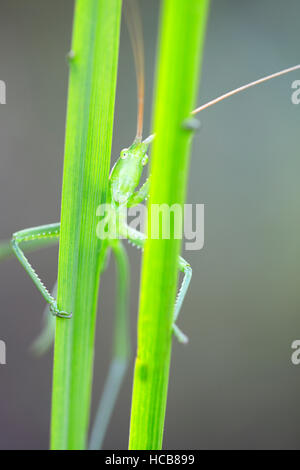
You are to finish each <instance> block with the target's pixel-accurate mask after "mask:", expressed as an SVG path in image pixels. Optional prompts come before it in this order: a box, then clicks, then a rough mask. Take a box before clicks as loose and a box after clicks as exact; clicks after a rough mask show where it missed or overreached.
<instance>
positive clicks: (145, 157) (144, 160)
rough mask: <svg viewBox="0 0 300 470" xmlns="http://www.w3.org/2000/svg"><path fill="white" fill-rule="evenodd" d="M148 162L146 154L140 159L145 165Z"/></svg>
mask: <svg viewBox="0 0 300 470" xmlns="http://www.w3.org/2000/svg"><path fill="white" fill-rule="evenodd" d="M147 163H148V155H147V154H146V155H145V156H144V158H143V160H142V165H143V166H145V165H147Z"/></svg>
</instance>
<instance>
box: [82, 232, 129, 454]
mask: <svg viewBox="0 0 300 470" xmlns="http://www.w3.org/2000/svg"><path fill="white" fill-rule="evenodd" d="M111 248H112V251H113V253H114V255H115V259H116V272H117V289H118V295H117V303H116V320H115V332H114V345H113V358H112V362H111V364H110V367H109V371H108V375H107V379H106V382H105V386H104V390H103V394H102V396H101V399H100V402H99V406H98V410H97V413H96V418H95V422H94V425H93V429H92V433H91V438H90V443H89V449H90V450H97V449H100V448H101V446H102V442H103V439H104V436H105V433H106V430H107V427H108V424H109V421H110V418H111V415H112V412H113V409H114V406H115V403H116V400H117V397H118V394H119V391H120V388H121V385H122V382H123V378H124V375H125V372H126V369H127V366H128V362H129V356H130V338H129V318H128V289H129V262H128V258H127V254H126V250H125V249H124V246H123V244H122V243H121V242H120V241H119V240H113V241H112V242H111Z"/></svg>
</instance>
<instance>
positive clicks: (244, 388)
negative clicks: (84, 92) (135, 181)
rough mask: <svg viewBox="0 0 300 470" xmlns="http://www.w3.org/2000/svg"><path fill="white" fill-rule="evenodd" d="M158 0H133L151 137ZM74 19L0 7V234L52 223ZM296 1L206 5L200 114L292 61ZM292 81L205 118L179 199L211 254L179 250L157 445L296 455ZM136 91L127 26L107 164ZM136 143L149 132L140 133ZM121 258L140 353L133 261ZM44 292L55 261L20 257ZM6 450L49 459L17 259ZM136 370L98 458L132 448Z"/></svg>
mask: <svg viewBox="0 0 300 470" xmlns="http://www.w3.org/2000/svg"><path fill="white" fill-rule="evenodd" d="M159 3H160V2H159V1H158V0H141V5H142V12H143V21H144V29H145V46H146V77H147V95H146V116H145V119H146V126H145V129H146V132H150V123H151V114H152V110H151V102H152V93H153V76H154V72H155V53H156V34H157V21H158V11H159ZM72 17H73V1H71V0H64V1H60V0H52V1H51V2H49V1H45V0H44V1H41V0H26V1H22V0H0V63H1V67H0V79H1V80H4V81H5V82H6V86H7V104H6V105H0V220H1V224H0V238H1V239H4V238H8V237H10V235H11V234H12V233H13V232H14V231H16V230H20V229H22V228H26V227H30V226H34V225H40V224H46V223H50V222H56V221H58V220H59V213H60V196H61V179H62V165H63V150H64V126H65V110H66V100H67V80H68V69H67V63H66V54H67V52H68V50H69V47H70V40H71V31H72ZM299 18H300V3H299V1H298V0H287V1H286V2H282V1H281V0H255V1H254V0H253V1H252V2H241V1H239V0H213V1H212V6H211V11H210V18H209V24H208V31H207V40H206V47H205V55H204V62H203V69H202V70H203V71H202V79H201V86H200V88H199V96H198V101H197V103H204V102H205V101H207V100H209V99H211V98H214V97H216V96H218V95H219V94H221V93H224V92H225V91H228V90H230V89H232V88H235V87H237V86H239V85H242V84H244V83H247V82H248V81H251V80H254V79H256V78H259V77H261V76H263V75H265V74H269V73H272V72H276V71H278V70H280V69H282V68H285V67H288V66H291V65H294V64H297V63H299V62H300V55H299ZM296 79H300V72H298V73H293V74H291V75H288V76H285V77H283V78H280V79H277V80H274V81H273V82H269V83H267V84H264V85H262V86H260V87H258V88H255V89H252V90H250V91H248V92H246V93H245V94H241V95H239V96H236V97H234V98H232V99H230V100H228V101H226V102H224V103H222V104H219V105H217V106H215V107H214V108H211V109H209V110H207V111H205V112H203V113H202V114H201V116H199V117H200V119H201V122H202V129H201V131H200V132H199V133H198V134H197V135H196V137H195V139H194V144H193V155H192V161H191V172H190V182H189V193H188V202H190V203H202V204H205V246H204V248H203V250H202V251H199V252H187V253H185V254H184V253H183V254H184V256H185V257H186V258H187V259H188V260H189V261H190V262H191V264H192V266H193V279H192V284H191V288H190V291H189V293H188V296H187V298H186V300H185V303H184V308H183V314H182V315H181V317H180V321H179V325H180V326H181V327H182V328H183V330H184V331H185V332H186V333H187V334H188V336H189V337H190V343H189V345H188V346H182V345H179V344H177V342H176V341H174V347H173V356H172V367H171V378H170V386H169V396H168V406H167V416H166V426H165V438H164V448H168V449H193V448H194V449H262V448H269V449H299V448H300V439H299V438H300V407H299V400H298V396H299V390H300V366H298V367H297V366H294V365H293V364H292V363H291V359H290V357H291V353H292V350H291V343H292V341H294V340H295V339H300V289H299V287H300V209H299V207H300V184H299V177H300V176H299V175H300V157H299V138H298V136H299V124H300V105H299V106H297V105H293V104H292V103H291V94H292V90H291V84H292V82H293V81H294V80H296ZM135 109H136V84H135V75H134V67H133V59H132V53H131V50H130V44H129V39H128V34H127V31H126V30H125V28H124V27H123V28H122V37H121V47H120V64H119V75H118V87H117V99H116V115H115V116H116V117H115V129H114V139H113V157H112V158H113V161H115V159H116V157H117V156H118V154H119V151H120V149H121V148H123V147H125V146H128V145H129V144H130V143H131V142H132V140H133V137H134V135H135V120H136V111H135ZM146 132H145V134H146ZM128 251H129V255H130V260H131V277H132V280H131V320H132V343H133V350H135V342H136V317H137V307H138V287H139V273H140V254H139V252H136V251H135V250H134V249H133V248H132V247H129V246H128ZM30 258H31V260H32V262H33V263H34V264H35V266H36V267H37V270H38V272H39V273H41V275H42V277H43V278H44V280H45V282H46V284H47V285H48V286H51V285H53V283H54V280H55V278H56V270H57V249H56V248H50V249H47V250H44V251H39V252H37V253H34V254H32V255H31V256H30ZM0 279H1V282H0V299H1V306H0V310H1V311H0V339H1V340H4V341H5V342H6V347H7V365H1V366H0V448H1V449H46V448H47V447H48V442H49V423H50V400H51V374H52V351H50V352H49V353H48V354H46V355H45V356H43V357H41V358H36V357H34V356H33V355H32V353H31V352H30V345H31V343H32V341H33V340H34V338H35V337H36V335H37V334H38V332H39V331H40V329H41V325H42V321H41V313H42V311H43V309H44V303H43V299H42V297H41V295H40V294H39V293H38V292H37V290H36V288H35V287H34V285H33V283H32V282H31V280H30V278H29V276H28V275H27V274H26V273H25V272H24V270H23V268H22V267H21V266H20V265H19V263H18V262H17V261H16V260H15V259H10V260H6V261H5V262H2V263H0ZM101 283H102V285H101V293H100V305H99V318H98V324H97V338H96V345H97V346H96V361H95V382H94V391H93V410H92V412H93V415H94V411H95V406H96V403H97V398H98V397H99V395H100V393H101V390H102V385H103V381H104V377H105V374H106V371H107V367H108V363H109V358H110V347H111V334H112V325H113V313H114V302H113V297H114V286H115V273H114V265H113V263H111V264H110V266H109V269H108V271H107V272H106V274H105V276H103V278H102V281H101ZM132 372H133V360H132V363H131V368H130V373H129V374H128V377H127V380H126V383H125V385H124V387H123V389H122V394H121V397H120V399H119V401H118V405H117V407H116V410H115V413H114V416H113V420H112V423H111V426H110V428H109V432H108V435H107V438H106V440H105V445H104V447H105V448H106V449H125V448H126V447H127V442H128V428H129V414H130V398H131V385H132Z"/></svg>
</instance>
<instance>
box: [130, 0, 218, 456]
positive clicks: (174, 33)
mask: <svg viewBox="0 0 300 470" xmlns="http://www.w3.org/2000/svg"><path fill="white" fill-rule="evenodd" d="M208 3H209V2H208V0H188V1H187V0H164V1H163V2H162V12H161V25H160V42H159V57H158V64H157V86H156V95H155V101H154V105H155V109H154V132H155V133H156V139H155V142H154V146H153V152H152V157H151V190H150V200H149V211H148V224H147V225H148V233H149V234H150V233H151V214H152V210H151V207H152V205H153V204H162V203H166V204H168V205H169V206H171V205H172V204H174V203H179V204H181V205H182V204H183V203H184V201H185V195H186V185H187V176H188V169H189V150H190V143H191V135H192V132H191V131H189V130H187V129H186V128H185V126H184V122H185V120H186V118H188V116H189V115H190V112H191V110H192V109H193V106H194V99H195V94H196V90H197V85H198V71H199V67H200V59H201V53H202V46H203V40H204V31H205V24H206V18H207V12H208ZM173 229H174V227H173ZM180 245H181V244H180V240H176V239H172V238H171V239H170V240H165V239H157V240H156V239H150V238H149V239H148V240H147V242H146V246H145V252H144V258H143V267H142V279H141V294H140V306H139V322H138V351H137V358H136V363H135V373H134V385H133V397H132V410H131V426H130V441H129V448H130V449H160V448H161V446H162V438H163V429H164V419H165V409H166V401H167V389H168V379H169V368H170V357H171V343H172V322H173V310H174V301H175V294H176V286H177V279H178V269H177V263H178V255H179V252H180ZM178 406H180V405H179V404H178ZM183 406H184V403H183Z"/></svg>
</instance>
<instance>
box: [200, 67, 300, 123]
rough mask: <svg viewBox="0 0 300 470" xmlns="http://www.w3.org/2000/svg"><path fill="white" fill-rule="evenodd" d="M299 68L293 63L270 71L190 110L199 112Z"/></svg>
mask: <svg viewBox="0 0 300 470" xmlns="http://www.w3.org/2000/svg"><path fill="white" fill-rule="evenodd" d="M299 69H300V64H298V65H294V66H293V67H289V68H288V69H284V70H281V71H280V72H276V73H272V74H271V75H267V76H266V77H263V78H259V79H258V80H255V81H254V82H250V83H247V84H246V85H243V86H241V87H239V88H236V89H235V90H231V91H228V92H227V93H225V94H224V95H221V96H219V97H218V98H215V99H214V100H211V101H208V103H205V104H202V105H201V106H199V108H196V109H194V111H192V114H197V113H200V111H203V110H204V109H207V108H209V107H210V106H213V105H214V104H216V103H219V102H220V101H223V100H225V99H226V98H229V97H230V96H233V95H237V94H238V93H240V92H241V91H245V90H248V88H252V87H254V86H256V85H260V84H261V83H264V82H267V81H268V80H272V79H273V78H277V77H281V76H282V75H285V74H287V73H290V72H294V71H295V70H299Z"/></svg>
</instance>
